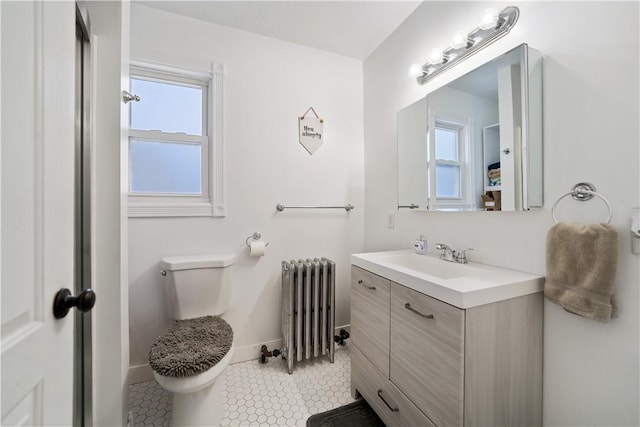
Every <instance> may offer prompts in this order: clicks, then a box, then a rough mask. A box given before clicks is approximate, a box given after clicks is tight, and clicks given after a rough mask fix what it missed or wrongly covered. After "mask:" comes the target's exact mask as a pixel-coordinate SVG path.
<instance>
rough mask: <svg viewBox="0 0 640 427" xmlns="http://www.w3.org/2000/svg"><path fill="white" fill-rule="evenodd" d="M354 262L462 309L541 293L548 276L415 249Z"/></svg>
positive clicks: (353, 258)
mask: <svg viewBox="0 0 640 427" xmlns="http://www.w3.org/2000/svg"><path fill="white" fill-rule="evenodd" d="M351 263H352V264H353V265H356V266H358V267H360V268H363V269H365V270H368V271H370V272H372V273H375V274H377V275H379V276H383V277H386V278H387V279H389V280H392V281H394V282H397V283H400V284H401V285H404V286H407V287H409V288H411V289H414V290H416V291H418V292H422V293H424V294H426V295H430V296H432V297H434V298H437V299H439V300H442V301H444V302H447V303H449V304H451V305H454V306H456V307H459V308H470V307H475V306H478V305H483V304H489V303H492V302H496V301H501V300H504V299H509V298H515V297H518V296H522V295H528V294H531V293H535V292H541V291H542V290H543V285H544V277H543V276H540V275H535V274H530V273H524V272H520V271H515V270H509V269H506V268H501V267H494V266H490V265H486V264H481V263H477V262H469V263H468V264H458V263H454V262H448V261H444V260H441V259H440V258H439V257H438V256H435V255H418V254H416V253H415V252H414V251H413V250H399V251H386V252H369V253H361V254H353V255H352V256H351Z"/></svg>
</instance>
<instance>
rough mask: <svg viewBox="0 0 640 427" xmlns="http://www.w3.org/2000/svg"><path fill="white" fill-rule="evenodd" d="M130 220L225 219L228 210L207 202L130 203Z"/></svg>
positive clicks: (128, 208) (128, 209) (222, 206)
mask: <svg viewBox="0 0 640 427" xmlns="http://www.w3.org/2000/svg"><path fill="white" fill-rule="evenodd" d="M127 211H128V216H129V218H158V217H164V218H171V217H194V216H201V217H202V216H210V217H224V216H226V209H225V206H224V205H213V204H211V203H207V202H197V203H140V202H129V204H128V207H127Z"/></svg>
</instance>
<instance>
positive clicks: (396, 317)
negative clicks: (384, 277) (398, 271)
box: [390, 283, 465, 427]
mask: <svg viewBox="0 0 640 427" xmlns="http://www.w3.org/2000/svg"><path fill="white" fill-rule="evenodd" d="M407 304H409V305H407ZM464 317H465V313H464V310H460V309H458V308H456V307H453V306H451V305H449V304H446V303H443V302H442V301H438V300H436V299H434V298H431V297H429V296H426V295H423V294H421V293H419V292H416V291H414V290H412V289H409V288H406V287H404V286H402V285H399V284H397V283H391V331H390V332H391V356H390V379H391V381H392V382H393V383H394V384H395V385H396V386H397V387H398V388H399V389H400V390H402V392H403V393H404V394H405V395H406V396H407V397H408V398H409V399H410V400H411V401H412V402H413V403H415V405H416V406H417V407H418V408H420V409H421V410H422V411H423V412H424V413H425V414H426V415H427V416H428V417H429V418H430V419H431V421H433V423H434V424H436V425H437V426H439V427H444V426H461V425H462V424H463V392H464V384H463V378H464Z"/></svg>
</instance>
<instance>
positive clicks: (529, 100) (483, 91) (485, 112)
mask: <svg viewBox="0 0 640 427" xmlns="http://www.w3.org/2000/svg"><path fill="white" fill-rule="evenodd" d="M397 123H398V206H399V207H410V206H413V208H414V209H415V206H416V205H417V206H418V208H417V209H419V210H425V209H429V210H453V211H457V210H492V211H500V210H502V211H515V210H528V209H530V208H532V207H541V206H542V55H541V54H540V52H538V51H536V50H534V49H532V48H529V47H528V46H527V45H526V44H523V45H520V46H518V47H517V48H515V49H513V50H511V51H509V52H507V53H505V54H503V55H501V56H499V57H498V58H495V59H494V60H492V61H489V62H487V63H485V64H484V65H482V66H480V67H478V68H476V69H475V70H473V71H471V72H469V73H467V74H465V75H464V76H461V77H459V78H457V79H455V80H453V81H451V82H449V83H448V84H446V85H444V86H442V87H440V88H438V89H436V90H434V91H432V92H430V93H428V94H427V96H426V97H425V98H422V99H420V100H418V101H417V102H415V103H413V104H411V105H409V106H408V107H406V108H404V109H402V110H401V111H399V112H398V117H397Z"/></svg>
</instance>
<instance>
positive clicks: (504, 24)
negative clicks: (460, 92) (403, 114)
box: [409, 6, 520, 85]
mask: <svg viewBox="0 0 640 427" xmlns="http://www.w3.org/2000/svg"><path fill="white" fill-rule="evenodd" d="M519 16H520V10H519V9H518V8H517V7H515V6H509V7H506V8H504V9H503V10H502V11H501V12H499V13H498V12H497V11H495V10H494V9H487V10H485V11H484V14H483V16H482V21H481V22H480V24H479V25H478V27H477V28H475V29H473V30H472V31H471V32H469V33H467V34H464V33H462V32H458V33H456V34H455V35H454V37H453V41H452V43H451V46H449V47H448V48H446V49H444V50H441V49H434V50H433V52H432V54H431V57H430V58H429V60H428V61H427V62H425V63H424V64H422V65H420V64H413V65H411V67H409V76H411V77H415V78H416V80H417V81H418V84H421V85H422V84H425V83H427V82H428V81H429V80H431V79H432V78H434V77H435V76H437V75H439V74H440V73H442V72H444V71H446V70H448V69H449V68H451V67H453V66H454V65H455V64H457V63H458V62H460V61H462V60H464V59H466V58H468V57H469V56H471V55H473V54H474V53H476V52H478V51H479V50H480V49H482V48H484V47H485V46H488V45H489V44H491V43H493V42H494V41H496V40H498V39H499V38H500V37H502V36H504V35H506V34H507V33H508V32H509V31H511V28H513V26H514V25H515V24H516V22H517V21H518V17H519Z"/></svg>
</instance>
